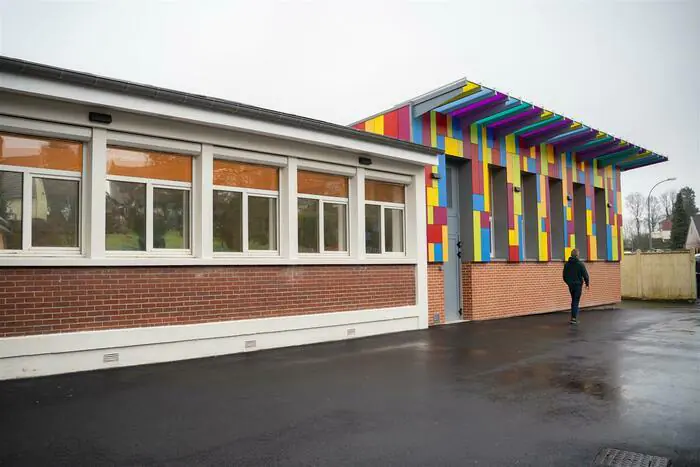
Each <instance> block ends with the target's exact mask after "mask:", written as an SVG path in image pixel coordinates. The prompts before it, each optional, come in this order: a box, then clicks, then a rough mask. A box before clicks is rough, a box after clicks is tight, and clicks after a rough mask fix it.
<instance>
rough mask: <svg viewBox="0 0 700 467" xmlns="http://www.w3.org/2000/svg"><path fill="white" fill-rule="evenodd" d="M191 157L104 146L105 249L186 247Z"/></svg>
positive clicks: (179, 249)
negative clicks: (105, 180) (105, 163)
mask: <svg viewBox="0 0 700 467" xmlns="http://www.w3.org/2000/svg"><path fill="white" fill-rule="evenodd" d="M191 188H192V158H191V157H189V156H182V155H176V154H166V153H160V152H149V151H140V150H133V149H124V148H117V147H108V148H107V189H106V193H105V202H106V206H105V227H106V232H105V248H106V249H107V250H108V251H145V252H151V251H154V250H159V251H162V252H165V251H168V250H172V251H173V252H178V251H179V252H183V251H185V250H190V223H191V220H190V219H191V216H190V192H191Z"/></svg>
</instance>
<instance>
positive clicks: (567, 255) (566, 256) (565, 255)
mask: <svg viewBox="0 0 700 467" xmlns="http://www.w3.org/2000/svg"><path fill="white" fill-rule="evenodd" d="M571 250H573V248H571V247H568V246H567V247H566V248H564V257H565V258H568V257H569V256H571Z"/></svg>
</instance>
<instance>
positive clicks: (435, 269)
mask: <svg viewBox="0 0 700 467" xmlns="http://www.w3.org/2000/svg"><path fill="white" fill-rule="evenodd" d="M436 313H437V314H438V319H437V320H436V319H435V314H436ZM444 322H445V273H444V272H443V269H442V264H440V263H428V323H430V324H431V325H434V324H441V323H444Z"/></svg>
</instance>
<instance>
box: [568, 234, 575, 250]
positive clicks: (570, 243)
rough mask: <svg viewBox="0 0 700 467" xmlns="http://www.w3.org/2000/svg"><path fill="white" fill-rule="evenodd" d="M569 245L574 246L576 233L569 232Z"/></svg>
mask: <svg viewBox="0 0 700 467" xmlns="http://www.w3.org/2000/svg"><path fill="white" fill-rule="evenodd" d="M569 245H571V248H576V235H574V234H569Z"/></svg>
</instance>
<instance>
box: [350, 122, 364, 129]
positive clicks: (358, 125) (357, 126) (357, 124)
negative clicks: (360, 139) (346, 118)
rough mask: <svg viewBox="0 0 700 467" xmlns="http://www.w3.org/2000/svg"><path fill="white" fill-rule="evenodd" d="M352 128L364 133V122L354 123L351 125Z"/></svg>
mask: <svg viewBox="0 0 700 467" xmlns="http://www.w3.org/2000/svg"><path fill="white" fill-rule="evenodd" d="M353 128H354V129H356V130H362V131H365V122H360V123H356V124H354V125H353Z"/></svg>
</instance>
